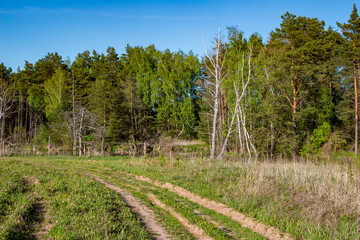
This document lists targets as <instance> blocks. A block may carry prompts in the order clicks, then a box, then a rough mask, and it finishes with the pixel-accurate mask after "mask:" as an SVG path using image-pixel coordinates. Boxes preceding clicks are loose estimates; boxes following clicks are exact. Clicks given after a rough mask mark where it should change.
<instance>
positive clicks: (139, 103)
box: [0, 5, 360, 159]
mask: <svg viewBox="0 0 360 240" xmlns="http://www.w3.org/2000/svg"><path fill="white" fill-rule="evenodd" d="M350 10H351V9H349V13H350V14H349V20H348V21H347V22H345V23H338V24H337V28H336V29H337V30H335V28H333V27H327V26H326V25H325V22H324V21H321V20H319V19H317V18H309V17H303V16H295V15H293V14H290V13H286V14H284V15H283V16H282V17H281V18H282V22H281V23H280V26H279V27H278V28H276V29H274V30H273V31H272V32H271V33H270V37H269V39H268V40H267V42H265V41H264V39H262V37H261V36H259V35H258V34H256V33H255V34H253V35H251V36H250V37H249V38H245V37H244V33H243V32H241V30H240V29H239V28H238V27H228V28H227V29H226V31H223V32H220V30H219V32H218V33H217V34H216V36H215V38H214V41H213V43H210V44H209V43H204V46H205V54H204V56H202V57H201V58H200V57H199V56H196V55H195V54H194V53H192V52H189V53H184V52H182V51H178V52H171V51H170V50H165V51H161V50H158V49H156V48H155V46H154V45H150V46H147V47H141V46H130V45H128V46H127V47H126V49H125V51H124V53H123V54H118V53H116V50H115V49H114V48H113V47H109V48H108V49H107V51H106V53H98V52H96V51H92V52H90V51H84V52H82V53H79V54H78V55H77V57H76V59H75V60H74V61H72V62H71V61H70V60H69V59H64V58H63V57H62V56H60V55H59V54H58V53H48V54H47V55H46V56H45V57H44V58H42V59H39V60H38V61H37V62H35V63H30V62H28V61H25V65H24V67H23V69H22V70H20V69H18V70H17V71H13V70H12V69H11V68H8V67H6V66H5V65H4V64H3V63H1V64H0V129H1V131H0V153H1V154H2V155H8V154H13V153H25V151H28V153H31V154H38V153H44V154H56V153H66V154H71V155H87V154H90V152H97V153H98V154H114V149H116V148H117V147H119V146H128V147H129V149H130V150H129V154H141V155H142V154H143V153H144V152H145V153H146V151H147V150H146V149H147V147H149V148H150V147H153V146H154V145H156V144H158V143H159V142H160V140H161V139H165V138H167V139H173V140H174V139H201V140H202V141H203V142H204V143H206V146H207V151H206V153H207V154H208V155H209V157H210V158H219V159H220V158H223V157H224V155H226V154H229V153H233V154H238V155H241V156H249V157H261V158H273V157H276V156H285V157H289V158H290V157H291V158H296V157H299V156H301V157H308V156H330V155H331V154H332V153H336V152H338V151H344V152H352V153H355V155H356V154H357V153H358V131H359V129H358V98H359V93H358V84H359V77H360V50H359V49H360V17H359V15H358V12H357V9H356V6H355V5H354V6H353V9H352V11H350ZM170 141H172V140H170ZM143 148H144V149H145V151H143V150H140V149H143Z"/></svg>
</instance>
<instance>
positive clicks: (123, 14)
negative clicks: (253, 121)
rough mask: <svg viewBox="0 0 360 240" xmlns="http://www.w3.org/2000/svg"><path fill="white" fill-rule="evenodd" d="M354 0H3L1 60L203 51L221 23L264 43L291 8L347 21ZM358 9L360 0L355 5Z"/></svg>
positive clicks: (333, 21) (9, 63)
mask: <svg viewBox="0 0 360 240" xmlns="http://www.w3.org/2000/svg"><path fill="white" fill-rule="evenodd" d="M355 3H357V2H355ZM353 4H354V1H348V0H342V1H334V0H327V1H325V0H321V1H316V0H312V1H310V0H303V1H291V0H288V1H286V0H275V1H269V0H267V1H265V0H258V1H249V0H248V1H243V0H238V1H227V0H223V1H200V0H193V1H190V0H183V1H159V0H154V1H145V0H143V1H122V0H120V1H106V0H103V1H101V0H98V1H92V0H88V1H76V0H70V1H69V0H62V1H58V0H46V1H45V0H43V1H40V0H32V1H26V0H22V1H20V0H0V62H3V63H4V64H5V65H6V66H7V67H11V68H12V69H13V71H16V69H17V67H18V66H20V68H21V69H22V68H23V66H24V62H25V60H28V61H29V62H32V63H35V62H36V61H37V60H38V59H40V58H42V57H44V56H45V55H46V54H47V53H48V52H58V53H59V54H60V55H61V56H63V58H64V59H66V58H67V57H70V59H71V60H74V59H75V57H76V55H77V54H78V53H80V52H83V51H84V50H90V51H92V50H93V49H94V50H96V51H97V52H105V51H106V48H107V47H108V46H112V47H115V49H116V51H117V53H119V54H121V53H123V52H124V48H125V46H126V45H127V44H130V45H131V46H137V45H141V46H147V45H149V44H155V47H156V48H157V49H159V50H165V49H167V48H169V49H170V50H171V51H178V50H182V51H184V52H188V51H190V50H192V51H193V52H194V53H195V54H198V55H199V56H202V55H203V54H204V46H203V42H202V39H204V41H205V42H206V43H207V45H211V41H212V39H213V37H214V36H215V34H216V32H217V30H218V28H221V29H222V30H223V33H224V34H225V28H226V26H238V27H239V29H240V30H242V31H244V32H245V36H250V35H251V34H252V33H254V32H258V33H259V34H260V35H261V36H262V37H263V38H264V40H265V41H266V40H267V39H268V36H269V33H270V31H271V30H274V29H275V28H276V27H279V25H280V23H281V15H283V14H284V13H285V12H286V11H289V12H290V13H293V14H295V15H297V16H307V17H317V18H318V19H320V20H324V21H325V22H326V24H327V25H331V26H333V27H335V26H336V22H337V21H338V22H345V21H347V20H348V18H349V16H350V13H351V10H352V6H353ZM358 8H359V10H360V2H359V4H358Z"/></svg>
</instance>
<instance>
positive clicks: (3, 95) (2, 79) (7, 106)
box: [0, 63, 15, 156]
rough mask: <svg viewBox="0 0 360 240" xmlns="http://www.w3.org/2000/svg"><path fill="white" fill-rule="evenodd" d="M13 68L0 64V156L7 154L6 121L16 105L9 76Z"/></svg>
mask: <svg viewBox="0 0 360 240" xmlns="http://www.w3.org/2000/svg"><path fill="white" fill-rule="evenodd" d="M10 73H11V68H10V69H7V68H6V67H5V66H4V64H3V63H1V64H0V122H1V132H0V148H1V150H0V155H1V156H2V155H4V154H5V141H6V140H5V120H6V118H8V117H9V116H10V114H11V109H12V106H13V103H14V100H15V99H14V94H13V93H12V92H11V88H10V84H9V79H8V78H9V74H10Z"/></svg>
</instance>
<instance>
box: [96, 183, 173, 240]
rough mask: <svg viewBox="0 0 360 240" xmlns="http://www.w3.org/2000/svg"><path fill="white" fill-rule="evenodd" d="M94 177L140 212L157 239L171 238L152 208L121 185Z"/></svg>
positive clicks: (168, 239)
mask: <svg viewBox="0 0 360 240" xmlns="http://www.w3.org/2000/svg"><path fill="white" fill-rule="evenodd" d="M92 177H93V178H94V179H95V180H97V181H98V182H100V183H102V184H104V185H105V186H106V187H108V188H110V189H111V190H113V191H115V192H117V193H118V194H120V196H121V197H122V199H124V201H125V202H126V204H127V205H128V206H130V207H131V208H132V209H133V210H134V211H135V212H136V213H138V214H139V216H140V218H141V220H142V221H143V223H144V224H145V226H146V228H147V229H149V230H150V231H151V232H152V233H154V234H156V236H155V237H156V239H158V240H170V239H171V238H170V235H169V234H168V233H167V232H166V231H165V230H164V228H163V227H162V226H160V224H159V223H158V221H157V220H156V217H155V214H154V213H153V211H151V209H149V208H147V207H146V206H144V205H143V204H141V202H140V201H139V200H138V199H137V198H135V197H134V196H133V195H132V194H131V193H129V192H128V191H126V190H124V189H122V188H120V187H117V186H114V185H112V184H110V183H108V182H106V181H105V180H103V179H101V178H99V177H96V176H92Z"/></svg>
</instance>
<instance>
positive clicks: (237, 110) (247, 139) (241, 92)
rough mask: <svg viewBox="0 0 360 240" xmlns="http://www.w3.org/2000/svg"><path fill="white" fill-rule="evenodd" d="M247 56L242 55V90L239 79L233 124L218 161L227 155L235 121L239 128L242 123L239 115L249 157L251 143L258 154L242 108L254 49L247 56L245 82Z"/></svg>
mask: <svg viewBox="0 0 360 240" xmlns="http://www.w3.org/2000/svg"><path fill="white" fill-rule="evenodd" d="M244 55H245V54H244V53H243V54H242V63H241V79H242V88H241V90H240V86H239V85H240V81H239V79H237V81H234V83H233V85H234V91H235V96H236V102H235V107H234V109H233V110H232V113H233V114H232V117H231V122H230V125H229V127H228V129H227V134H226V137H225V140H224V142H223V144H222V148H221V151H220V153H219V155H218V157H217V158H218V159H221V158H222V157H223V155H224V153H225V150H226V148H227V145H228V142H229V138H230V136H231V134H232V132H233V126H234V124H235V119H237V120H238V126H239V125H240V122H239V115H240V116H241V117H240V119H242V123H243V132H244V135H245V142H246V144H247V149H248V152H249V155H250V156H251V153H250V151H249V147H248V145H249V143H250V145H251V147H252V148H253V150H254V152H255V153H256V149H255V147H254V146H253V144H252V143H251V141H250V137H249V134H248V132H247V130H246V126H245V115H243V111H242V108H241V100H242V99H243V97H244V96H245V93H246V91H247V86H248V84H249V82H250V79H251V57H252V49H251V47H250V53H249V55H248V56H247V62H248V74H247V75H248V76H247V80H246V82H244V71H245V70H244V65H245V56H244ZM238 128H239V130H240V129H241V128H240V127H238ZM239 140H240V141H241V136H240V139H239Z"/></svg>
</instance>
